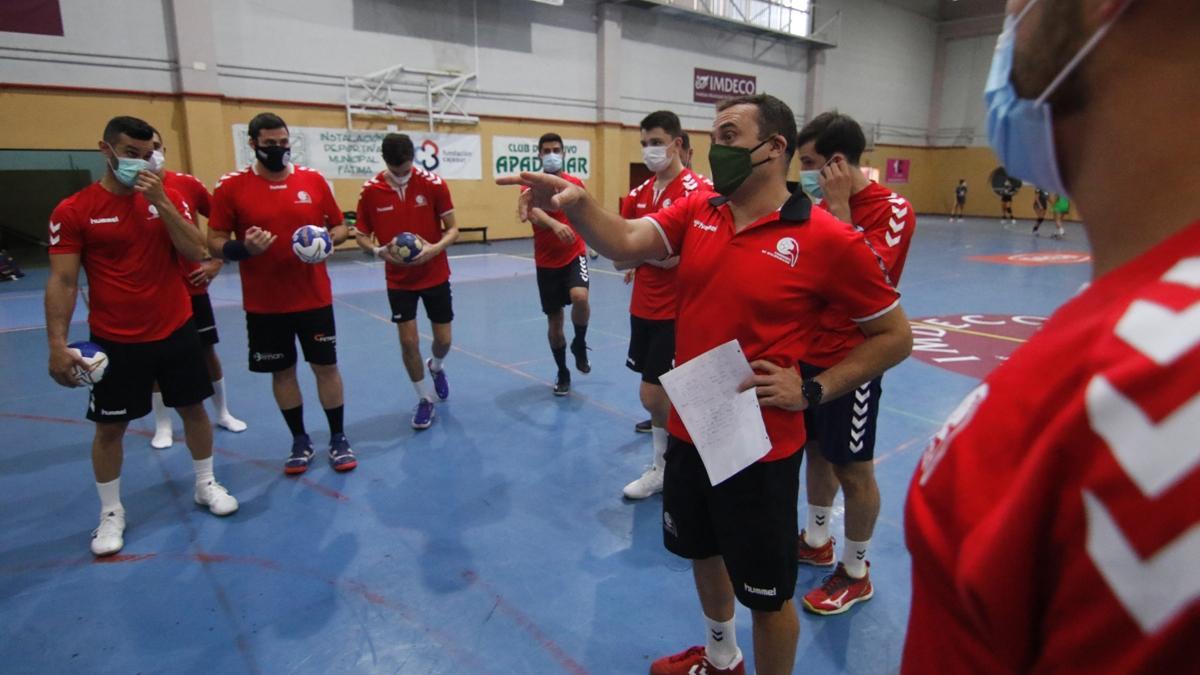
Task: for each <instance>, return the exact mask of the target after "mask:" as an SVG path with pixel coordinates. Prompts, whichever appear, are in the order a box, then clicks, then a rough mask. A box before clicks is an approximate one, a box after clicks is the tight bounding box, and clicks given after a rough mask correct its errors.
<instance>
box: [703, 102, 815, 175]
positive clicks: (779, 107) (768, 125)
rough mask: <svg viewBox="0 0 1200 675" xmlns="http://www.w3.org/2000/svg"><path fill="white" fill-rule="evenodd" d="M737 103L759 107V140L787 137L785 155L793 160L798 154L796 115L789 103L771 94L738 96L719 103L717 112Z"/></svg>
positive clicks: (788, 159) (789, 159)
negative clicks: (793, 156)
mask: <svg viewBox="0 0 1200 675" xmlns="http://www.w3.org/2000/svg"><path fill="white" fill-rule="evenodd" d="M735 105H752V106H754V107H756V108H758V132H759V134H760V136H759V139H758V140H760V141H761V140H766V139H767V138H769V137H771V136H774V135H776V134H779V135H781V136H783V137H784V138H786V139H787V150H786V151H785V155H784V157H786V159H787V161H789V162H790V161H792V155H794V154H796V116H795V115H793V114H792V109H791V108H789V107H788V104H786V103H784V102H783V101H780V100H779V99H777V98H775V97H774V96H771V95H770V94H754V95H753V96H737V97H734V98H727V99H725V100H723V101H721V102H720V103H718V104H717V112H721V111H723V110H727V109H729V108H732V107H733V106H735Z"/></svg>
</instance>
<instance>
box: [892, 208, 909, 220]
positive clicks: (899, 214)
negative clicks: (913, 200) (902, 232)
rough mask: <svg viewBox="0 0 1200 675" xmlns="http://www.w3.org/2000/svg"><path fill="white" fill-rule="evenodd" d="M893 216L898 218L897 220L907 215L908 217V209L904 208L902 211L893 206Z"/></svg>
mask: <svg viewBox="0 0 1200 675" xmlns="http://www.w3.org/2000/svg"><path fill="white" fill-rule="evenodd" d="M892 215H893V216H895V217H897V218H903V217H904V216H907V215H908V207H904V208H902V209H898V208H896V207H895V206H893V207H892Z"/></svg>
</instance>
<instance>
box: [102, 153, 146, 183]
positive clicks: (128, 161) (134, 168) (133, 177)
mask: <svg viewBox="0 0 1200 675" xmlns="http://www.w3.org/2000/svg"><path fill="white" fill-rule="evenodd" d="M108 149H109V150H112V153H113V157H116V159H117V166H116V168H113V166H112V163H111V162H110V163H109V165H108V166H109V168H110V169H112V172H113V178H116V179H117V182H118V183H120V184H121V185H124V186H125V187H130V188H131V187H133V186H134V185H135V184H137V177H138V174H139V173H141V172H143V171H150V170H151V168H150V162H147V161H146V160H144V159H139V158H137V157H117V150H116V148H114V147H113V146H111V145H109V146H108Z"/></svg>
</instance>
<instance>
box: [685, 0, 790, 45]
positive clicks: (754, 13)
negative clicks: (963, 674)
mask: <svg viewBox="0 0 1200 675" xmlns="http://www.w3.org/2000/svg"><path fill="white" fill-rule="evenodd" d="M700 4H701V5H702V6H703V5H705V4H707V5H708V6H709V8H710V9H711V11H712V13H713V14H717V15H719V16H722V17H724V18H726V19H732V20H734V21H741V22H743V23H749V24H753V25H755V26H762V27H763V28H769V29H771V30H777V31H779V32H781V33H791V34H792V35H800V36H805V37H806V36H808V34H809V31H810V30H812V0H710V2H708V3H700Z"/></svg>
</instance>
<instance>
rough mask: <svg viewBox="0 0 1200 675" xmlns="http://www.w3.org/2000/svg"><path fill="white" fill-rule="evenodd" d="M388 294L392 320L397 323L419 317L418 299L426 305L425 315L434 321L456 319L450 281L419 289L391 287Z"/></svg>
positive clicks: (447, 321)
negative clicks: (410, 289) (408, 289)
mask: <svg viewBox="0 0 1200 675" xmlns="http://www.w3.org/2000/svg"><path fill="white" fill-rule="evenodd" d="M387 294H388V304H390V305H391V306H392V321H394V322H396V323H406V322H408V321H412V320H414V319H416V318H417V300H420V301H421V302H422V303H423V304H424V305H425V316H427V317H429V320H430V321H432V322H433V323H450V322H451V321H453V320H454V303H453V302H452V301H451V297H450V295H451V294H450V282H449V281H446V282H443V283H440V284H438V285H437V286H432V287H430V288H422V289H421V290H419V291H407V290H397V289H392V288H389V289H388V292H387Z"/></svg>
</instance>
